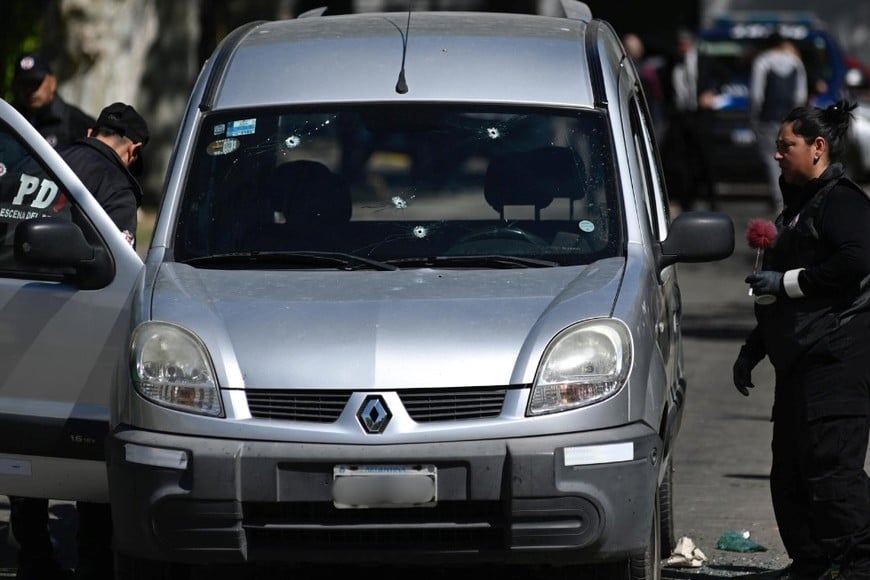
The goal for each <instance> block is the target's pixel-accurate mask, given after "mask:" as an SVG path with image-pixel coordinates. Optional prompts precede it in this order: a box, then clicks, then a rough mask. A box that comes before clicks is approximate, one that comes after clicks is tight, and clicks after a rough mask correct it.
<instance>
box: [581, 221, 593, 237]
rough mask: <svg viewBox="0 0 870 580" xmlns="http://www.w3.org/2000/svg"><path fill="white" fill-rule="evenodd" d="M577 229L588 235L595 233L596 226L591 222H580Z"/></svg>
mask: <svg viewBox="0 0 870 580" xmlns="http://www.w3.org/2000/svg"><path fill="white" fill-rule="evenodd" d="M577 227H579V228H580V231H581V232H585V233H587V234H589V233H592V232H594V231H595V224H593V223H592V222H590V221H589V220H580V223H579V224H577Z"/></svg>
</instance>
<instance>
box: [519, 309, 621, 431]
mask: <svg viewBox="0 0 870 580" xmlns="http://www.w3.org/2000/svg"><path fill="white" fill-rule="evenodd" d="M631 357H632V353H631V334H630V332H629V330H628V327H626V326H625V324H624V323H622V322H620V321H618V320H613V319H600V320H592V321H587V322H581V323H579V324H576V325H574V326H572V327H570V328H567V329H566V330H563V331H562V332H560V333H559V334H558V335H557V336H556V338H554V339H553V341H552V342H551V343H550V345H549V346H548V347H547V350H546V351H545V352H544V357H543V359H542V360H541V365H540V367H539V368H538V374H537V376H536V377H535V383H534V385H533V386H532V396H531V397H530V400H529V411H528V414H529V415H543V414H546V413H558V412H560V411H567V410H569V409H576V408H577V407H584V406H586V405H591V404H593V403H597V402H599V401H603V400H604V399H607V398H609V397H612V396H613V395H615V394H616V393H618V392H619V390H620V389H622V387H623V386H624V385H625V383H626V380H627V379H628V373H629V370H630V368H631Z"/></svg>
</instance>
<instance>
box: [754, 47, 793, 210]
mask: <svg viewBox="0 0 870 580" xmlns="http://www.w3.org/2000/svg"><path fill="white" fill-rule="evenodd" d="M769 42H770V48H768V49H767V50H765V51H764V52H762V53H761V54H759V55H758V56H757V57H756V58H755V60H754V61H753V62H752V77H751V79H750V85H749V86H750V103H749V117H750V120H751V122H752V126H753V128H754V130H755V139H756V143H757V145H758V151H759V153H760V154H761V158H762V161H763V162H764V165H765V168H766V170H767V179H768V190H769V195H770V201H771V206H772V207H773V210H774V215H779V214H780V213H781V212H782V207H783V203H782V194H781V193H780V187H779V175H780V170H779V163H778V162H777V161H776V159H775V155H776V136H777V133H778V132H779V127H780V125H781V124H782V120H783V119H784V118H785V116H786V115H788V113H789V111H791V110H792V109H793V108H795V107H798V106H803V105H806V103H807V71H806V68H805V67H804V64H803V61H802V60H801V57H800V52H799V51H798V49H797V47H795V45H794V44H793V43H792V42H791V41H789V40H788V39H785V38H783V37H782V36H780V35H779V34H776V33H774V34H773V35H771V36H770V38H769Z"/></svg>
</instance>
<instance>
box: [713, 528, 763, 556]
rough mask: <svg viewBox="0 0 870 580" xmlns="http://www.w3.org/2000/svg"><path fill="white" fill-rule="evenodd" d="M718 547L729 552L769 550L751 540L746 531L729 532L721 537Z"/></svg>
mask: <svg viewBox="0 0 870 580" xmlns="http://www.w3.org/2000/svg"><path fill="white" fill-rule="evenodd" d="M716 547H717V548H718V549H720V550H727V551H729V552H766V551H767V548H765V547H764V546H762V545H761V544H756V543H755V542H754V541H752V540H750V539H749V532H747V531H746V530H742V531H739V532H738V531H736V530H728V531H727V532H725V533H724V534H722V535H721V536H720V537H719V540H718V541H717V542H716Z"/></svg>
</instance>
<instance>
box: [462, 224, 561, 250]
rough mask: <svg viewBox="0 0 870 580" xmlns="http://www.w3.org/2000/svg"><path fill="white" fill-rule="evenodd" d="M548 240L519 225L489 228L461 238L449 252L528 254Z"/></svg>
mask: <svg viewBox="0 0 870 580" xmlns="http://www.w3.org/2000/svg"><path fill="white" fill-rule="evenodd" d="M548 245H549V244H547V242H546V240H544V239H543V238H542V237H540V236H537V235H535V234H533V233H530V232H527V231H525V230H523V229H520V228H518V227H498V228H489V229H486V230H483V231H478V232H473V233H471V234H468V235H466V236H463V237H461V238H459V239H458V240H457V241H456V243H454V244H453V245H452V246H451V247H450V249H448V250H447V253H448V254H512V253H520V254H526V253H528V252H529V250H530V249H532V248H540V247H545V246H548Z"/></svg>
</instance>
